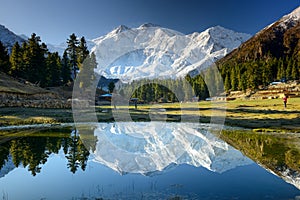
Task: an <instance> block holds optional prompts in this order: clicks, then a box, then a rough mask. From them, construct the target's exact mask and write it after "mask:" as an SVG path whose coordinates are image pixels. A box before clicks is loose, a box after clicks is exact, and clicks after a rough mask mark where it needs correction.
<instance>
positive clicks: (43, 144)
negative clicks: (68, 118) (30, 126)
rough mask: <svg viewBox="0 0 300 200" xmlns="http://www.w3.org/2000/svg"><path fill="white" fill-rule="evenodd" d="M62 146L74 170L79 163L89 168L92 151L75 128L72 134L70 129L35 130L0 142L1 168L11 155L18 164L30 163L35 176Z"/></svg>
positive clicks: (24, 165) (27, 165)
mask: <svg viewBox="0 0 300 200" xmlns="http://www.w3.org/2000/svg"><path fill="white" fill-rule="evenodd" d="M22 135H24V133H23V134H22ZM61 149H62V150H63V152H64V154H65V157H66V159H67V160H68V164H67V167H68V169H70V171H71V172H72V173H73V174H74V173H76V171H77V170H78V168H79V167H80V168H81V169H82V170H85V169H86V165H87V160H88V157H89V155H90V153H89V151H88V150H87V149H86V148H85V146H84V145H83V142H82V140H81V139H80V135H79V131H78V130H73V131H72V132H71V134H70V129H63V130H61V129H60V130H47V131H39V132H34V133H30V134H28V135H26V136H22V137H14V138H13V139H11V140H8V141H6V142H3V143H2V144H1V146H0V170H1V169H2V167H3V166H4V165H5V163H6V162H7V161H8V160H9V158H10V157H11V159H12V161H13V164H14V165H15V166H16V167H19V166H23V167H24V168H25V167H28V171H30V172H31V174H32V175H33V176H35V175H36V174H38V173H40V172H41V169H42V166H43V165H44V164H45V163H46V162H47V159H48V157H49V156H50V155H51V154H58V153H59V150H61Z"/></svg>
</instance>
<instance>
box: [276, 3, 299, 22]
mask: <svg viewBox="0 0 300 200" xmlns="http://www.w3.org/2000/svg"><path fill="white" fill-rule="evenodd" d="M299 20H300V6H299V7H298V8H296V9H295V10H294V11H293V12H291V13H289V14H287V15H285V16H283V17H282V18H281V19H280V20H279V22H280V24H281V25H282V26H286V25H287V24H290V23H292V24H293V25H295V24H296V23H298V22H299Z"/></svg>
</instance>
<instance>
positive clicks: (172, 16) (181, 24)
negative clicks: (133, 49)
mask: <svg viewBox="0 0 300 200" xmlns="http://www.w3.org/2000/svg"><path fill="white" fill-rule="evenodd" d="M299 5H300V1H299V0H251V1H250V0H247V1H246V0H85V1H84V0H82V1H79V0H0V24H2V25H4V26H6V27H7V28H9V29H10V30H12V31H13V32H15V33H17V34H25V35H28V36H30V35H31V33H33V32H35V33H36V34H37V35H39V36H41V38H42V41H43V42H46V43H52V44H59V43H61V42H65V41H66V39H67V38H68V37H69V35H70V34H72V33H75V34H76V35H78V36H85V37H86V38H88V39H93V38H96V37H99V36H102V35H104V34H106V33H108V32H110V31H111V30H112V29H113V28H115V27H117V26H118V25H120V24H124V25H126V26H129V27H138V26H139V25H141V24H143V23H145V22H151V23H155V24H159V25H161V26H163V27H166V28H171V29H174V30H177V31H180V32H182V33H185V34H187V33H192V32H194V31H198V32H200V31H203V30H205V29H206V28H209V27H211V26H216V25H221V26H224V27H225V28H229V29H232V30H235V31H239V32H245V33H250V34H252V35H253V34H255V33H256V32H258V31H259V30H261V29H262V28H264V27H265V26H267V25H268V24H270V23H272V22H274V21H276V20H278V19H279V18H280V17H282V16H283V15H285V14H287V13H289V12H291V11H292V10H293V9H295V8H296V7H298V6H299Z"/></svg>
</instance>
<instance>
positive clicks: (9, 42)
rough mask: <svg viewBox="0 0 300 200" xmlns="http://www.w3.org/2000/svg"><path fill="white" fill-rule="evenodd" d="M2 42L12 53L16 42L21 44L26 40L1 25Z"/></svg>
mask: <svg viewBox="0 0 300 200" xmlns="http://www.w3.org/2000/svg"><path fill="white" fill-rule="evenodd" d="M0 41H1V42H2V43H3V44H4V45H5V46H6V47H7V49H8V52H9V53H10V52H11V49H12V47H13V45H14V44H15V43H16V42H19V44H21V43H23V42H24V41H25V40H24V39H23V38H21V37H20V36H18V35H16V34H14V33H13V32H12V31H10V30H9V29H8V28H6V27H5V26H3V25H1V24H0Z"/></svg>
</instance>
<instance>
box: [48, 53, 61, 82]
mask: <svg viewBox="0 0 300 200" xmlns="http://www.w3.org/2000/svg"><path fill="white" fill-rule="evenodd" d="M46 68H47V76H46V78H47V80H46V82H45V85H46V86H51V87H53V86H59V85H60V84H61V60H60V57H59V55H58V53H57V52H55V53H48V56H47V58H46Z"/></svg>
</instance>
